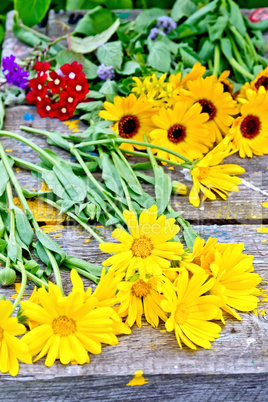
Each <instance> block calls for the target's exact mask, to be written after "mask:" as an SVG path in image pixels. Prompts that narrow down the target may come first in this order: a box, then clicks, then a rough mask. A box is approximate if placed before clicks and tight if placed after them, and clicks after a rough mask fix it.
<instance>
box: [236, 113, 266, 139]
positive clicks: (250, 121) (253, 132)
mask: <svg viewBox="0 0 268 402" xmlns="http://www.w3.org/2000/svg"><path fill="white" fill-rule="evenodd" d="M260 128H261V122H260V119H259V118H258V117H256V116H252V115H248V116H246V117H245V118H244V120H243V121H242V123H241V126H240V130H241V133H242V135H243V137H245V138H248V139H250V140H252V138H254V137H256V136H257V135H258V134H259V132H260Z"/></svg>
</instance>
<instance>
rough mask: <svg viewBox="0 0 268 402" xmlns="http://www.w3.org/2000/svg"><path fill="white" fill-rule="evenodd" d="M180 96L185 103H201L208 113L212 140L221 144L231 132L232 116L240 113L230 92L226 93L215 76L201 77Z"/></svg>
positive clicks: (183, 90) (191, 83)
mask: <svg viewBox="0 0 268 402" xmlns="http://www.w3.org/2000/svg"><path fill="white" fill-rule="evenodd" d="M179 94H180V95H181V97H182V100H183V101H189V102H190V104H194V103H199V104H200V105H201V106H202V113H208V115H209V119H208V121H207V122H206V125H207V127H208V128H209V130H210V135H211V140H212V142H214V141H216V142H217V143H218V142H220V141H221V140H222V137H223V135H225V134H227V133H228V131H229V127H230V126H231V124H232V122H233V117H232V116H233V115H236V114H237V113H238V110H237V105H236V102H235V101H234V100H233V98H232V96H231V95H230V94H229V93H228V92H224V88H223V85H222V84H221V83H220V82H216V80H215V76H213V75H212V76H210V77H206V78H202V77H201V78H198V79H197V80H196V81H189V83H188V90H185V89H181V90H180V92H179Z"/></svg>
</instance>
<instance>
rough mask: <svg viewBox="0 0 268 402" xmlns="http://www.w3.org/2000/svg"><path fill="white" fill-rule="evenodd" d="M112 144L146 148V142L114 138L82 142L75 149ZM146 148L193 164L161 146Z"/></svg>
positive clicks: (153, 145) (148, 144)
mask: <svg viewBox="0 0 268 402" xmlns="http://www.w3.org/2000/svg"><path fill="white" fill-rule="evenodd" d="M112 142H116V143H118V144H123V143H124V144H132V145H140V146H142V147H144V146H145V144H144V142H140V141H134V140H127V139H125V138H113V139H112V140H99V141H90V142H82V143H80V144H77V145H75V146H74V147H75V148H82V147H85V146H89V145H101V144H111V143H112ZM146 147H149V148H154V149H160V150H161V151H165V152H168V153H169V154H171V155H174V156H176V157H177V158H180V159H182V160H184V161H185V162H186V163H192V162H191V161H190V160H189V159H187V158H185V156H183V155H180V154H178V153H177V152H175V151H172V150H171V149H168V148H164V147H160V146H159V145H155V144H150V143H147V144H146Z"/></svg>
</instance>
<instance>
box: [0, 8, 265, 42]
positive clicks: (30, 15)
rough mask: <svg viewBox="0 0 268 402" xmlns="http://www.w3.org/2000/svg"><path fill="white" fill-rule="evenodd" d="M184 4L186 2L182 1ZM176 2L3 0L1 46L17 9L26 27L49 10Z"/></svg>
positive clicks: (0, 32) (34, 22) (39, 19)
mask: <svg viewBox="0 0 268 402" xmlns="http://www.w3.org/2000/svg"><path fill="white" fill-rule="evenodd" d="M181 1H182V2H184V1H185V0H181ZM208 2H209V0H196V3H204V4H206V3H208ZM174 3H175V1H174V0H1V1H0V44H1V43H2V42H3V39H4V35H5V21H6V14H7V13H8V12H9V11H10V10H13V9H15V10H16V11H18V12H19V16H20V18H21V20H22V22H23V23H24V24H25V25H28V26H30V27H31V26H33V25H35V24H38V23H39V22H40V21H42V19H43V18H44V17H45V15H46V13H47V11H49V9H54V10H83V9H84V10H90V9H92V8H94V7H96V6H98V5H103V6H105V7H106V8H109V9H132V8H143V9H146V8H150V7H159V8H163V9H171V8H172V6H173V4H174ZM237 3H238V4H239V6H240V7H242V8H256V7H265V6H267V0H240V1H237Z"/></svg>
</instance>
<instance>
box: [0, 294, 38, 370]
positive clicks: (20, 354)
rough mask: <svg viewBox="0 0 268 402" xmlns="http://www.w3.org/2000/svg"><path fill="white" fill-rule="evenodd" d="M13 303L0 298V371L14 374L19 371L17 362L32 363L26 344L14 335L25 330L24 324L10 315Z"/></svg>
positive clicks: (20, 333)
mask: <svg viewBox="0 0 268 402" xmlns="http://www.w3.org/2000/svg"><path fill="white" fill-rule="evenodd" d="M12 310H13V304H12V303H11V301H9V300H0V371H1V372H2V373H9V374H10V375H12V376H16V375H17V374H18V372H19V362H18V360H20V361H22V362H23V363H28V364H31V363H32V357H31V355H30V353H29V349H28V346H27V345H26V343H25V342H23V340H21V339H18V338H16V337H15V336H14V335H22V334H24V333H25V332H26V328H25V326H24V325H22V324H20V323H19V322H18V319H17V318H16V317H10V315H11V314H12Z"/></svg>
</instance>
